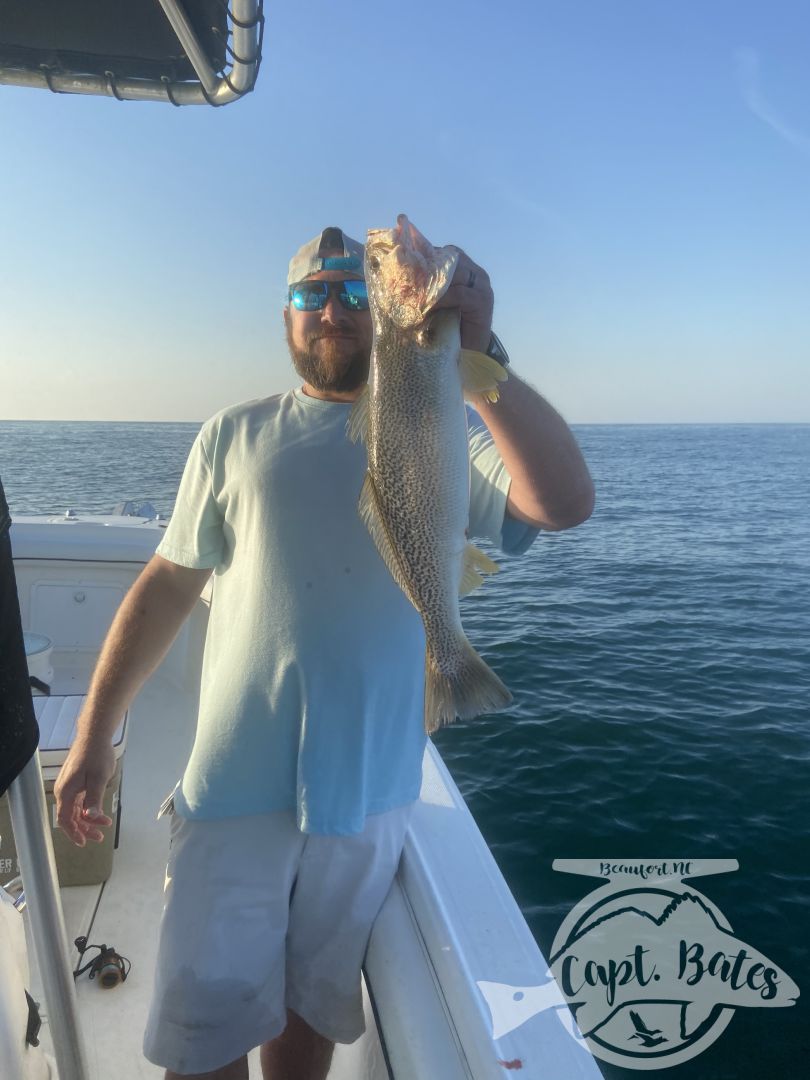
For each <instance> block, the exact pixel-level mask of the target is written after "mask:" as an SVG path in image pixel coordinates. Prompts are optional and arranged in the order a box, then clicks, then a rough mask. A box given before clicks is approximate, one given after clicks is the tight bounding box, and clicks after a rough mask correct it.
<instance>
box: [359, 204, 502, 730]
mask: <svg viewBox="0 0 810 1080" xmlns="http://www.w3.org/2000/svg"><path fill="white" fill-rule="evenodd" d="M458 258H459V252H458V249H457V248H454V247H442V248H434V247H433V245H432V244H430V243H429V242H428V241H427V240H426V239H425V237H424V236H422V234H421V233H420V232H419V231H418V230H417V229H416V228H414V226H413V225H411V224H410V222H409V221H408V219H407V218H406V217H405V215H404V214H400V215H399V217H398V218H397V225H396V227H395V228H393V229H370V230H369V232H368V240H367V243H366V255H365V272H366V284H367V287H368V294H369V308H370V311H371V317H372V322H373V328H374V341H373V345H372V350H371V366H370V371H369V380H368V387H367V388H366V390H365V391H364V393H363V395H362V397H361V398H360V399H359V400H358V401H357V402H356V404H355V406H354V407H353V410H352V414H351V416H350V419H349V424H348V432H349V435H350V437H351V438H352V439H354V440H357V439H358V438H364V439H365V442H366V446H367V449H368V472H367V473H366V478H365V482H364V484H363V489H362V492H361V495H360V504H359V510H360V515H361V517H362V518H363V521H364V522H365V524H366V526H367V527H368V530H369V532H370V534H371V536H372V538H373V540H374V542H375V544H376V546H377V549H378V550H379V552H380V555H381V556H382V558H383V560H384V561H385V564H386V566H387V567H388V569H389V570H390V572H391V574H392V575H393V577H394V580H395V581H396V582H397V584H398V585H399V587H400V588H401V589H402V590H403V592H404V593H405V595H406V596H407V597H408V599H409V600H410V602H411V603H412V604H413V605H414V607H415V608H416V609H417V611H418V612H419V614H420V615H421V617H422V622H423V624H424V627H425V638H426V652H425V731H426V732H427V733H428V734H431V733H432V732H433V731H435V730H436V729H437V728H439V727H441V726H442V725H444V724H449V723H452V722H453V721H454V720H455V719H456V718H457V717H460V718H462V719H467V718H470V717H473V716H477V715H479V714H480V713H483V712H493V711H495V710H497V709H503V708H504V707H505V706H506V705H508V704H509V702H510V701H511V700H512V698H511V694H510V693H509V691H508V690H507V689H506V687H505V686H504V685H503V683H502V682H501V680H500V679H499V678H498V677H497V675H495V674H494V672H492V671H491V670H490V668H489V667H488V666H487V665H486V664H485V663H484V661H483V660H482V659H481V657H480V656H479V655H478V653H477V652H476V651H475V649H473V647H472V645H470V643H469V641H468V640H467V636H466V634H465V633H464V630H463V627H462V625H461V615H460V612H459V597H460V596H461V595H464V594H465V593H467V592H469V591H470V590H471V589H473V588H475V587H476V586H477V585H479V584H481V582H482V581H483V580H484V579H483V574H485V573H494V572H495V571H497V569H498V567H497V564H495V563H494V562H492V560H491V559H489V558H488V557H487V556H486V555H485V554H484V553H483V552H481V551H479V550H478V549H477V548H475V547H473V545H472V544H468V543H467V526H468V520H469V507H470V453H469V438H468V434H467V415H466V409H465V406H464V389H465V388H466V389H467V390H468V391H472V392H484V393H487V394H488V395H490V396H492V397H493V400H494V395H495V394H496V392H497V382H498V381H502V380H503V379H504V378H505V377H506V373H505V371H504V370H503V368H502V367H501V366H500V365H499V364H497V363H496V362H495V361H493V360H491V359H490V358H489V357H487V356H483V354H481V353H467V352H466V351H465V352H463V351H462V349H461V337H460V332H459V324H460V316H459V312H458V310H457V309H447V308H440V309H438V310H434V307H435V304H436V302H437V301H438V300H439V299H440V298H441V297H442V296H443V295H444V293H445V292H446V291H447V288H448V286H449V285H450V282H451V280H452V277H453V273H454V271H455V268H456V264H457V262H458Z"/></svg>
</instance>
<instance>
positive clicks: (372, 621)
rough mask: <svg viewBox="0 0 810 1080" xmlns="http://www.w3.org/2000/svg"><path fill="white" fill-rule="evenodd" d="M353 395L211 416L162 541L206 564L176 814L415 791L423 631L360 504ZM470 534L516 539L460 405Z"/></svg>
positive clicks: (409, 795) (318, 809)
mask: <svg viewBox="0 0 810 1080" xmlns="http://www.w3.org/2000/svg"><path fill="white" fill-rule="evenodd" d="M350 408H351V406H350V405H348V404H343V403H342V402H331V401H322V400H320V399H319V398H313V397H308V396H307V395H306V394H304V393H303V391H302V390H292V391H290V392H289V393H286V394H283V395H280V396H276V397H270V398H265V399H263V400H260V401H249V402H246V403H244V404H241V405H235V406H233V407H231V408H228V409H224V410H223V411H222V412H220V413H217V415H216V416H214V417H212V418H211V419H210V420H208V421H207V422H206V423H205V424H204V426H203V428H202V430H201V431H200V434H199V435H198V436H197V439H196V441H195V443H194V446H193V447H192V450H191V453H190V455H189V458H188V462H187V464H186V468H185V471H184V473H183V479H182V481H181V484H180V490H179V491H178V495H177V502H176V505H175V510H174V513H173V515H172V518H171V521H170V523H169V526H168V528H167V530H166V533H165V534H164V537H163V539H162V541H161V543H160V544H159V546H158V548H157V553H158V554H159V555H161V556H162V557H163V558H164V559H168V560H169V561H171V562H174V563H178V564H180V565H181V566H188V567H196V568H208V567H211V568H213V569H214V575H213V597H212V602H211V612H210V618H209V623H208V631H207V635H206V641H205V653H204V657H203V668H202V681H201V693H200V708H199V715H198V722H197V733H196V738H195V742H194V747H193V749H192V752H191V757H190V759H189V762H188V765H187V767H186V770H185V773H184V776H183V779H182V782H181V785H180V787H179V788H178V790H177V792H176V794H175V806H176V809H177V812H178V813H179V814H180V815H181V816H183V817H191V818H200V819H206V818H209V819H210V818H223V817H233V816H240V815H247V814H259V813H268V812H271V811H274V810H286V809H291V810H294V811H295V812H296V815H297V824H298V828H299V829H301V830H302V831H303V832H307V833H327V834H335V833H337V834H352V833H357V832H360V831H362V829H363V828H364V824H365V817H366V815H367V814H375V813H382V812H383V811H385V810H391V809H393V808H395V807H398V806H403V805H405V804H406V803H409V802H412V801H413V800H414V799H416V798H418V796H419V790H420V786H421V778H422V756H423V754H424V749H425V743H426V739H427V736H426V735H425V731H424V715H423V713H424V656H425V635H424V629H423V626H422V620H421V619H420V617H419V614H418V612H417V611H416V610H415V608H414V607H413V606H412V605H411V604H410V602H409V601H408V600H407V599H406V598H405V596H404V594H403V593H402V591H401V590H400V589H399V588H398V586H397V585H396V584H395V582H394V581H393V579H392V577H391V575H390V573H389V572H388V570H387V569H386V567H385V564H384V563H383V561H382V559H381V558H380V555H379V554H378V552H377V549H376V548H375V546H374V543H373V541H372V539H371V537H370V536H369V533H368V530H367V529H366V526H365V525H364V524H363V522H362V520H361V519H360V515H359V514H358V510H357V504H358V497H359V494H360V489H361V487H362V484H363V478H364V475H365V471H366V450H365V447H364V446H363V445H362V444H359V443H358V444H355V443H352V442H350V440H349V439H348V437H347V435H346V420H347V418H348V415H349V411H350ZM469 418H470V423H471V437H470V446H471V460H472V469H471V475H472V482H471V509H470V530H469V532H470V536H471V537H486V538H488V539H489V540H490V541H492V542H493V543H494V544H496V545H497V546H499V547H501V548H502V549H503V550H505V551H507V552H509V553H513V554H517V553H519V552H521V551H524V550H525V549H526V548H528V546H529V545H530V544H531V542H532V541H533V539H534V537H535V536H536V535H537V530H536V529H532V528H530V527H529V526H527V525H524V524H522V523H520V522H517V521H515V520H513V519H512V518H510V517H508V516H507V517H506V520H504V516H505V505H506V495H507V492H508V489H509V483H510V480H509V476H508V474H507V472H506V469H505V467H504V465H503V462H502V461H501V458H500V455H499V454H498V452H497V450H496V449H495V447H494V444H493V442H492V438H491V436H490V434H489V432H488V431H487V429H486V427H485V426H484V425H483V422H482V421H481V419H480V417H478V415H477V413H475V412H473V411H472V410H470V412H469Z"/></svg>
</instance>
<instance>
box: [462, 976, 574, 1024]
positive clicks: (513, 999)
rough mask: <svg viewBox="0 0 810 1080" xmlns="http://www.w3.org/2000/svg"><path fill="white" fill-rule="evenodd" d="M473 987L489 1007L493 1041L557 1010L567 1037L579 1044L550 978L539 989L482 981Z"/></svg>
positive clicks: (536, 987) (561, 998)
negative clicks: (527, 1022)
mask: <svg viewBox="0 0 810 1080" xmlns="http://www.w3.org/2000/svg"><path fill="white" fill-rule="evenodd" d="M549 975H551V972H549ZM476 985H477V986H478V988H479V990H480V991H481V993H482V994H483V996H484V1000H485V1001H486V1003H487V1005H488V1006H489V1012H490V1016H491V1018H492V1037H493V1039H500V1037H501V1036H502V1035H508V1034H509V1032H510V1031H514V1030H515V1028H518V1027H520V1025H521V1024H524V1023H525V1022H526V1021H527V1020H531V1018H532V1017H533V1016H537V1014H538V1013H541V1012H544V1011H545V1010H546V1009H556V1010H558V1012H557V1015H558V1017H559V1019H560V1021H561V1023H562V1025H563V1027H564V1028H565V1029H566V1031H568V1033H569V1035H571V1036H573V1038H575V1039H576V1040H577V1041H582V1036H581V1035H580V1033H579V1032H578V1031H577V1028H576V1024H575V1023H574V1017H573V1016H572V1014H571V1010H570V1008H569V1006H568V1002H567V1001H566V1000H565V998H564V997H563V995H562V991H561V990H560V988H559V986H558V985H557V983H556V982H555V981H554V979H553V978H551V979H550V980H549V981H548V982H547V983H541V985H540V986H510V985H509V984H508V983H499V982H486V981H483V980H479V981H478V982H477V983H476Z"/></svg>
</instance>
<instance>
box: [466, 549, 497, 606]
mask: <svg viewBox="0 0 810 1080" xmlns="http://www.w3.org/2000/svg"><path fill="white" fill-rule="evenodd" d="M499 570H500V567H499V566H498V564H497V563H496V562H493V561H492V559H490V557H489V555H485V554H484V552H483V551H481V550H480V549H479V548H477V547H476V546H475V545H474V544H467V546H466V547H465V549H464V555H463V563H462V569H461V582H460V584H459V587H458V595H459V596H466V595H467V593H470V592H472V591H473V589H477V588H478V586H479V585H483V584H484V577H483V575H484V574H497V573H498V571H499Z"/></svg>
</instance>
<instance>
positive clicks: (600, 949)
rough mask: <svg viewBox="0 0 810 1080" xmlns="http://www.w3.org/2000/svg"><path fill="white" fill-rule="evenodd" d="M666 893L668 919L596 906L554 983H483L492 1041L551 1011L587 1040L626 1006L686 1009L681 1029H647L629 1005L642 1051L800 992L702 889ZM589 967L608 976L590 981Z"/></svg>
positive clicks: (559, 959)
mask: <svg viewBox="0 0 810 1080" xmlns="http://www.w3.org/2000/svg"><path fill="white" fill-rule="evenodd" d="M656 895H659V896H660V890H658V892H657V894H656ZM666 896H667V899H668V903H667V904H666V906H665V908H664V910H663V911H662V912H661V914H660V915H655V914H653V913H651V912H649V911H645V910H643V909H642V908H641V907H636V906H632V905H629V904H627V903H624V904H621V902H620V901H619V903H620V904H621V906H618V907H616V908H613V909H611V910H607V911H606V912H605V913H603V914H600V913H599V907H598V906H597V908H595V909H594V910H593V911H592V912H591V917H589V918H586V919H585V920H582V921H580V923H579V927H578V930H577V932H576V933H575V934H572V935H571V936H570V937H569V939H568V940H567V941H566V943H565V945H564V947H563V948H562V949H561V950H559V951H558V952H557V953H556V954H555V956H554V957H553V958H552V963H551V968H550V971H549V975H550V976H551V978H550V979H549V981H548V982H546V983H541V984H540V985H537V986H512V985H510V984H508V983H500V982H486V981H478V982H477V985H478V987H479V989H480V990H481V993H482V995H483V996H484V999H485V1001H486V1003H487V1005H488V1007H489V1011H490V1014H491V1017H492V1037H493V1038H494V1039H498V1038H500V1037H501V1036H503V1035H508V1034H509V1032H511V1031H514V1030H515V1029H516V1028H518V1027H520V1026H521V1024H524V1023H526V1021H527V1020H530V1019H531V1018H532V1017H534V1016H536V1015H537V1014H538V1013H540V1012H543V1011H544V1010H546V1009H554V1010H556V1011H557V1015H558V1017H559V1019H560V1021H561V1023H562V1024H563V1026H564V1027H565V1028H566V1030H567V1031H568V1032H569V1033H570V1034H571V1035H572V1036H573V1037H574V1038H575V1039H577V1040H578V1041H582V1040H583V1036H585V1037H588V1036H591V1035H593V1034H594V1033H595V1032H597V1031H598V1030H599V1029H600V1028H601V1027H603V1026H604V1025H605V1024H607V1023H608V1021H610V1020H611V1018H612V1017H613V1016H615V1015H616V1013H617V1012H619V1011H620V1010H621V1009H624V1008H625V1007H626V1006H630V1005H643V1004H644V1003H645V1002H646V1003H649V1004H655V1005H656V1006H658V1005H662V1004H664V1005H666V1004H671V1005H676V1006H680V1015H679V1023H678V1025H677V1028H678V1030H675V1031H672V1032H668V1033H667V1034H665V1033H664V1032H663V1030H662V1029H660V1028H653V1029H651V1028H648V1027H647V1026H646V1024H645V1023H644V1021H643V1020H642V1019H641V1014H640V1013H639V1012H638V1011H637V1010H630V1011H629V1016H630V1021H631V1023H632V1025H633V1028H634V1031H633V1033H632V1034H631V1035H630V1036H629V1038H630V1039H633V1038H634V1037H636V1036H637V1037H638V1043H639V1044H641V1047H642V1048H650V1047H653V1046H655V1045H657V1044H658V1043H662V1042H668V1041H675V1042H684V1041H692V1040H694V1039H697V1038H699V1037H700V1036H701V1035H702V1034H703V1033H704V1032H705V1031H706V1030H708V1028H709V1027H711V1026H712V1024H713V1023H714V1022H715V1020H716V1018H717V1017H718V1015H719V1013H720V1012H721V1011H722V1009H723V1008H740V1007H741V1008H754V1007H757V1008H761V1007H765V1008H780V1007H786V1006H789V1005H793V1004H795V1002H796V999H797V998H798V996H799V988H798V987H797V985H796V983H795V982H794V981H793V980H792V979H791V978H790V976H789V975H787V974H786V973H785V972H784V971H782V970H781V968H778V967H777V966H776V965H775V964H773V963H772V962H771V961H770V960H768V958H767V957H766V956H764V955H763V954H762V953H760V952H758V951H757V950H756V949H753V948H751V946H749V945H747V944H746V943H745V942H743V941H742V940H741V939H739V938H738V937H736V936H735V935H734V934H733V933H731V932H729V931H728V930H725V929H724V928H723V927H722V926H721V925H720V924H719V922H718V921H717V918H716V917H715V915H714V912H713V911H712V910H711V909H710V908H709V907H708V906H707V905H706V904H704V902H703V900H702V899H701V897H700V896H699V895H695V894H694V893H691V892H687V891H685V892H683V893H679V894H673V893H667V894H666ZM612 900H613V902H614V903H616V902H617V900H618V898H617V897H616V896H615V895H614V896H613V898H612ZM586 966H587V969H588V970H589V971H590V973H591V975H593V973H595V972H599V973H602V977H599V978H596V979H593V981H592V982H590V983H589V982H588V981H587V979H586V978H584V974H585V970H586ZM611 973H612V976H611ZM572 1011H573V1016H572ZM574 1017H576V1020H574Z"/></svg>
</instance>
